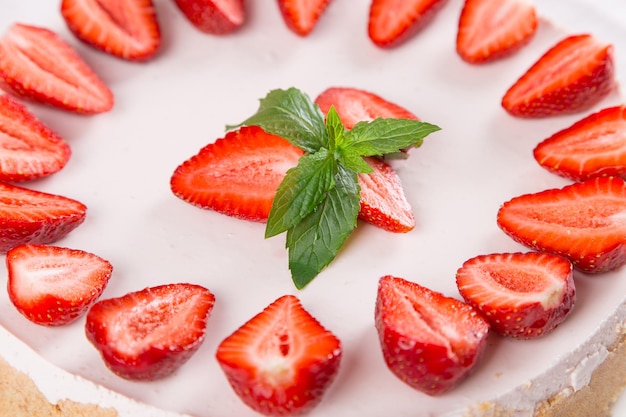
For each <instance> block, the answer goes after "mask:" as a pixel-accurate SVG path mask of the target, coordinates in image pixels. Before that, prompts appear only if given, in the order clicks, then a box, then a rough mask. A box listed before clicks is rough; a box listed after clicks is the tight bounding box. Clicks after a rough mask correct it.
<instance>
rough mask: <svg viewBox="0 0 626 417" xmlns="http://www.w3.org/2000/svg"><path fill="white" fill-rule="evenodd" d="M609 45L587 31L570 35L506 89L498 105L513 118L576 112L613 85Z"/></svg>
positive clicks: (606, 92)
mask: <svg viewBox="0 0 626 417" xmlns="http://www.w3.org/2000/svg"><path fill="white" fill-rule="evenodd" d="M614 74H615V64H614V61H613V46H612V45H611V44H607V43H604V42H600V41H598V40H597V39H595V38H594V37H593V36H591V35H588V34H582V35H572V36H568V37H566V38H565V39H563V40H561V41H560V42H558V43H557V44H556V45H554V46H553V47H552V48H550V49H549V50H548V51H547V52H546V53H545V54H544V55H543V56H541V58H539V60H538V61H537V62H536V63H535V64H533V65H532V66H531V67H530V68H529V69H528V70H527V71H526V73H524V75H522V77H520V79H519V80H517V81H516V82H515V84H513V86H511V88H509V90H508V91H507V92H506V94H505V95H504V97H503V98H502V106H503V107H504V109H505V110H506V111H507V112H509V113H510V114H511V115H513V116H517V117H547V116H556V115H562V114H568V113H576V112H580V111H583V110H586V109H588V108H590V107H591V106H593V105H595V104H596V103H598V102H599V101H600V100H601V99H603V98H604V97H605V96H606V95H607V94H608V93H609V92H611V91H612V90H613V89H614V88H615V86H616V83H615V79H614Z"/></svg>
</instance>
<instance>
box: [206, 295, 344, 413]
mask: <svg viewBox="0 0 626 417" xmlns="http://www.w3.org/2000/svg"><path fill="white" fill-rule="evenodd" d="M341 355H342V349H341V342H340V341H339V339H337V338H336V337H335V336H334V335H333V334H332V333H331V332H329V331H328V330H326V329H325V328H324V327H322V325H321V324H320V323H319V322H318V321H317V320H316V319H315V318H314V317H313V316H311V314H309V313H308V312H307V311H306V310H305V309H304V308H303V307H302V304H301V303H300V300H298V298H296V297H295V296H293V295H285V296H283V297H280V298H278V299H277V300H276V301H274V302H273V303H272V304H270V305H269V306H268V307H266V308H265V309H264V310H263V311H262V312H261V313H259V314H258V315H256V316H254V317H253V318H252V319H250V320H249V321H248V322H246V323H245V324H244V325H243V326H241V327H240V328H239V329H237V330H236V331H235V332H234V333H233V334H231V335H230V336H228V337H227V338H226V339H224V341H222V343H220V345H219V346H218V348H217V352H216V358H217V361H218V363H219V365H220V366H221V368H222V370H223V371H224V373H225V375H226V378H227V379H228V382H229V383H230V385H231V386H232V388H233V390H234V391H235V393H236V394H237V395H238V396H239V397H240V398H241V400H242V401H243V402H244V403H245V404H246V405H248V406H249V407H250V408H252V409H253V410H255V411H257V412H259V413H262V414H264V415H268V416H285V415H295V414H301V413H305V412H307V411H309V410H311V409H312V408H313V407H315V405H317V404H318V403H319V402H320V401H321V400H322V397H323V395H324V393H325V392H326V390H327V389H328V387H329V386H330V384H331V383H332V381H333V380H334V378H335V376H336V374H337V372H338V370H339V364H340V361H341Z"/></svg>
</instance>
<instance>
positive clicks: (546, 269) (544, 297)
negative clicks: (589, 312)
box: [456, 252, 576, 339]
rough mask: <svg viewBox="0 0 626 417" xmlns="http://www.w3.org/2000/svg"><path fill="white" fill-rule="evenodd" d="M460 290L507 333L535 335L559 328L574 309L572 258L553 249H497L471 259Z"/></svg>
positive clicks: (462, 270) (460, 273)
mask: <svg viewBox="0 0 626 417" xmlns="http://www.w3.org/2000/svg"><path fill="white" fill-rule="evenodd" d="M456 283H457V286H458V288H459V292H460V293H461V295H462V296H463V298H464V299H465V301H467V303H468V304H470V305H472V306H473V307H474V308H476V309H478V310H480V311H481V312H482V313H483V314H484V316H485V317H486V318H487V320H489V322H490V324H491V328H492V329H493V330H494V331H495V332H497V333H500V334H502V335H504V336H511V337H515V338H521V339H531V338H535V337H539V336H542V335H545V334H547V333H549V332H551V331H552V330H554V329H555V328H556V327H557V326H558V325H559V324H561V323H562V322H563V321H564V320H565V318H566V317H567V316H568V314H569V313H570V311H571V310H572V308H573V307H574V301H575V299H576V289H575V287H574V273H573V267H572V264H571V262H570V261H568V260H567V259H565V258H563V257H561V256H557V255H552V254H548V253H539V252H529V253H495V254H490V255H480V256H477V257H474V258H472V259H470V260H468V261H466V262H465V263H464V264H463V266H462V267H461V268H460V269H459V270H458V271H457V274H456Z"/></svg>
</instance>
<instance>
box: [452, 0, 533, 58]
mask: <svg viewBox="0 0 626 417" xmlns="http://www.w3.org/2000/svg"><path fill="white" fill-rule="evenodd" d="M537 20H538V19H537V12H536V10H535V5H534V4H533V3H531V2H530V1H529V0H499V1H491V0H465V4H464V5H463V10H462V11H461V17H460V18H459V28H458V32H457V38H456V50H457V52H458V54H459V55H460V56H461V58H463V59H464V60H465V61H467V62H470V63H474V64H477V63H483V62H490V61H494V60H496V59H500V58H503V57H505V56H508V55H511V54H512V53H514V52H515V51H517V50H519V49H520V48H521V47H522V46H524V45H526V44H527V43H528V42H530V40H531V39H532V37H533V35H534V34H535V32H536V31H537Z"/></svg>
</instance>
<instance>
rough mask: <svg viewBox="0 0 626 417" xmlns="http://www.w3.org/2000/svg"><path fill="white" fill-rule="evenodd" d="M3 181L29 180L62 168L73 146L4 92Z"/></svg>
mask: <svg viewBox="0 0 626 417" xmlns="http://www.w3.org/2000/svg"><path fill="white" fill-rule="evenodd" d="M0 134H1V135H2V136H3V139H2V142H1V144H0V181H28V180H33V179H36V178H40V177H45V176H47V175H50V174H53V173H55V172H57V171H59V170H60V169H61V168H63V167H64V166H65V164H66V163H67V161H68V160H69V159H70V155H71V149H70V147H69V145H68V144H67V143H66V142H65V141H64V140H63V139H62V138H61V137H60V136H58V135H57V134H56V133H55V132H53V131H52V130H51V129H49V128H48V127H47V126H46V125H44V124H43V123H42V122H41V121H40V120H39V119H37V117H35V115H33V114H32V113H31V112H30V111H29V110H28V109H27V108H26V107H25V106H24V105H22V104H21V103H19V102H18V101H16V100H15V99H14V98H13V97H11V96H9V95H6V94H2V95H0Z"/></svg>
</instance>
